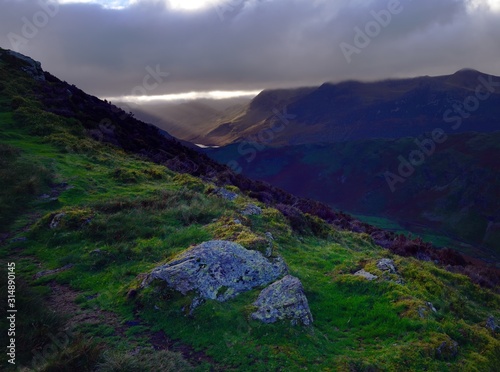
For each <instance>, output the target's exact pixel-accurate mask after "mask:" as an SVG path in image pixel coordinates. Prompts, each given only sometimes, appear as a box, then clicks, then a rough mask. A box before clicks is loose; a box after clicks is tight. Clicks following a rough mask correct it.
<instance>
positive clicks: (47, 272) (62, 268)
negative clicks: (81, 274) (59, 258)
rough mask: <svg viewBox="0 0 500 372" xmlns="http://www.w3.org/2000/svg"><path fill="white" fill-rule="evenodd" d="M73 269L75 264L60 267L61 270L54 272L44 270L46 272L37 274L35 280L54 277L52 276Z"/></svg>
mask: <svg viewBox="0 0 500 372" xmlns="http://www.w3.org/2000/svg"><path fill="white" fill-rule="evenodd" d="M72 267H73V264H68V265H65V266H63V267H60V268H59V269H54V270H44V271H39V272H37V273H36V274H35V276H34V278H35V279H39V278H42V277H44V276H47V275H52V274H57V273H60V272H63V271H66V270H69V269H71V268H72Z"/></svg>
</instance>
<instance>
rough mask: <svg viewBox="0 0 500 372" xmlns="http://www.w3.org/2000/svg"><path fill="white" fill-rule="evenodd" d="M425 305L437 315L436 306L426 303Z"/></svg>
mask: <svg viewBox="0 0 500 372" xmlns="http://www.w3.org/2000/svg"><path fill="white" fill-rule="evenodd" d="M425 304H426V305H427V306H428V307H429V309H431V310H432V312H433V313H437V310H436V308H435V307H434V305H433V304H432V303H431V302H426V303H425Z"/></svg>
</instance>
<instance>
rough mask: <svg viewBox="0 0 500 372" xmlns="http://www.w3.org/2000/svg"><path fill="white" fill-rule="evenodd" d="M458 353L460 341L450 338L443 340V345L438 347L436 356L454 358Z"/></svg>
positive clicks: (446, 358) (447, 358)
mask: <svg viewBox="0 0 500 372" xmlns="http://www.w3.org/2000/svg"><path fill="white" fill-rule="evenodd" d="M457 354H458V342H456V341H453V340H450V341H443V342H442V343H441V345H439V346H438V347H437V348H436V356H437V358H439V359H445V360H449V359H453V358H455V357H456V356H457Z"/></svg>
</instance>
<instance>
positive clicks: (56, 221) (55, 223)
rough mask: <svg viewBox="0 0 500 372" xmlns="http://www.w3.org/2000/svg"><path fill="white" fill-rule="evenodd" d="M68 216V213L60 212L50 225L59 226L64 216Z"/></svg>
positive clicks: (51, 226) (53, 227)
mask: <svg viewBox="0 0 500 372" xmlns="http://www.w3.org/2000/svg"><path fill="white" fill-rule="evenodd" d="M64 216H66V213H58V214H56V215H55V216H54V218H52V221H51V222H50V225H49V227H50V228H51V229H55V228H56V227H57V226H59V223H60V222H61V220H62V219H63V217H64Z"/></svg>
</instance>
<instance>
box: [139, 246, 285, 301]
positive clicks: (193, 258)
mask: <svg viewBox="0 0 500 372" xmlns="http://www.w3.org/2000/svg"><path fill="white" fill-rule="evenodd" d="M287 270H288V269H287V266H286V264H285V262H284V261H283V259H281V258H280V257H278V258H275V259H273V260H270V259H267V258H266V257H264V256H263V255H262V254H261V253H260V252H258V251H253V250H248V249H245V248H244V247H242V246H241V245H239V244H237V243H234V242H229V241H221V240H213V241H209V242H205V243H202V244H200V245H198V246H196V247H194V248H191V249H188V250H186V251H184V252H183V253H181V254H180V255H179V256H177V257H176V258H175V259H174V260H172V261H170V262H168V263H167V264H165V265H162V266H159V267H157V268H155V269H154V270H153V271H152V272H151V274H149V275H148V277H147V278H146V279H145V281H144V282H143V286H146V285H148V284H149V283H151V282H152V281H153V280H158V279H159V280H163V281H165V282H166V283H167V285H168V286H169V287H170V288H173V289H175V290H177V291H179V292H181V293H182V294H184V295H185V294H187V293H188V292H191V291H194V292H195V293H196V295H197V296H198V297H200V298H203V299H212V300H217V301H221V302H223V301H226V300H229V299H230V298H233V297H235V296H237V295H238V294H240V293H243V292H246V291H249V290H251V289H253V288H255V287H259V286H263V285H267V284H269V283H271V282H273V281H275V280H276V279H279V278H281V277H282V276H283V275H285V274H286V273H287Z"/></svg>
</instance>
